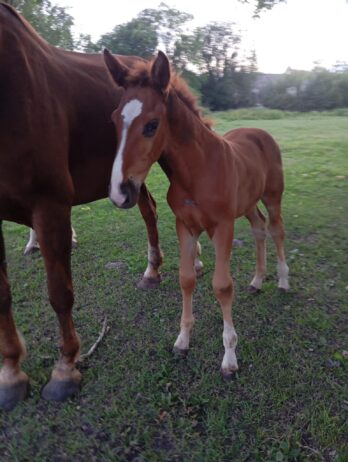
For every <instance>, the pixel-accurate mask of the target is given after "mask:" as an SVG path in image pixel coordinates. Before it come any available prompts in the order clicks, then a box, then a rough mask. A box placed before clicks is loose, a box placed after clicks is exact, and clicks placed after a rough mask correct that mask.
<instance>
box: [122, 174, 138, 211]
mask: <svg viewBox="0 0 348 462" xmlns="http://www.w3.org/2000/svg"><path fill="white" fill-rule="evenodd" d="M120 191H121V193H122V194H123V196H124V202H123V204H122V205H121V207H122V208H123V209H129V208H131V207H133V206H134V205H135V204H136V202H137V199H138V194H139V188H138V187H137V186H136V185H135V184H134V183H133V181H132V180H129V179H128V180H127V181H124V182H123V183H121V185H120Z"/></svg>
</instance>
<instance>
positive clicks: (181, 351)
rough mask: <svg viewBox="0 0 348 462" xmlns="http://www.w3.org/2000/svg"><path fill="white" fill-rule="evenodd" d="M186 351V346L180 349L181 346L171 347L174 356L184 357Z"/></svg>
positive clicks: (187, 350) (186, 353)
mask: <svg viewBox="0 0 348 462" xmlns="http://www.w3.org/2000/svg"><path fill="white" fill-rule="evenodd" d="M188 352H189V349H188V348H185V349H181V348H178V347H176V346H175V347H173V353H174V354H175V356H177V357H180V358H186V356H187V355H188Z"/></svg>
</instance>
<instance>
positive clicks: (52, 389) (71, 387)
mask: <svg viewBox="0 0 348 462" xmlns="http://www.w3.org/2000/svg"><path fill="white" fill-rule="evenodd" d="M79 390H80V382H79V381H76V380H53V379H52V380H50V381H49V382H48V383H47V384H46V385H45V386H44V388H43V389H42V393H41V395H42V397H43V398H44V399H46V400H48V401H65V400H67V399H68V398H70V397H71V396H73V395H76V393H77V392H78V391H79Z"/></svg>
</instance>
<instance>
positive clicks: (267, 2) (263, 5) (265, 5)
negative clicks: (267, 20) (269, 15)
mask: <svg viewBox="0 0 348 462" xmlns="http://www.w3.org/2000/svg"><path fill="white" fill-rule="evenodd" d="M239 1H240V2H242V3H254V4H255V10H254V16H255V17H258V16H260V13H262V12H263V11H266V10H271V9H272V8H273V7H274V6H275V5H277V4H278V3H283V2H286V0H239Z"/></svg>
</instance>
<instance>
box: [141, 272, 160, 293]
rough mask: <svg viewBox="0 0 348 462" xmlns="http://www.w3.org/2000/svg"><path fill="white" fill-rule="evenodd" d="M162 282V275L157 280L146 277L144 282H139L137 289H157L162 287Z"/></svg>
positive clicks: (143, 279)
mask: <svg viewBox="0 0 348 462" xmlns="http://www.w3.org/2000/svg"><path fill="white" fill-rule="evenodd" d="M161 280H162V278H161V276H160V275H158V276H157V277H155V278H147V277H145V276H144V277H143V278H142V280H141V281H139V282H138V284H137V287H138V289H142V290H148V289H155V288H156V287H158V286H159V285H160V282H161Z"/></svg>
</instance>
